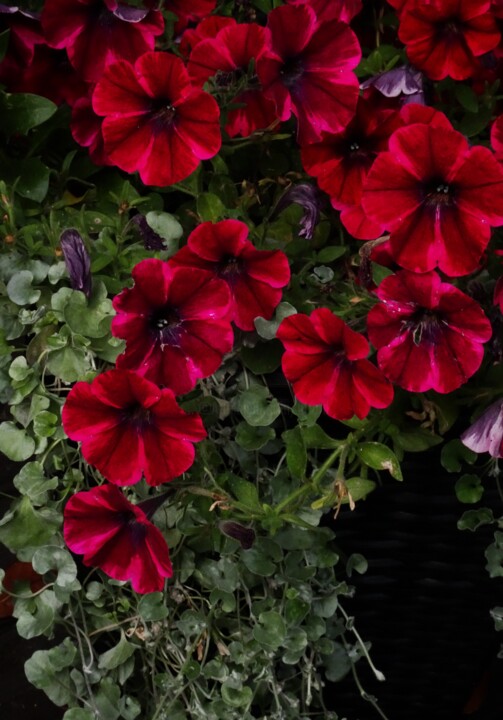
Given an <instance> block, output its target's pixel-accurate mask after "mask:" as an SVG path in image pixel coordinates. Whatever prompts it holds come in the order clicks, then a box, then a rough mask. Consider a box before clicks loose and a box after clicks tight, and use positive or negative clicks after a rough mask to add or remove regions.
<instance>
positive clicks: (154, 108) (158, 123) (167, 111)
mask: <svg viewBox="0 0 503 720" xmlns="http://www.w3.org/2000/svg"><path fill="white" fill-rule="evenodd" d="M175 117H176V108H174V107H173V105H171V101H170V100H168V99H166V98H158V99H156V100H152V102H151V114H150V123H151V126H152V129H153V130H154V132H162V131H163V130H166V128H168V127H170V126H171V125H172V124H173V123H174V121H175Z"/></svg>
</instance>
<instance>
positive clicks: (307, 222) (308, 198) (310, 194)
mask: <svg viewBox="0 0 503 720" xmlns="http://www.w3.org/2000/svg"><path fill="white" fill-rule="evenodd" d="M292 203H296V204H297V205H300V206H301V207H302V208H303V210H304V214H303V215H302V217H301V219H300V222H299V225H300V228H301V229H300V230H299V237H304V238H306V240H312V239H313V235H314V231H315V228H316V225H317V224H318V223H319V222H320V210H321V208H322V207H323V204H324V201H323V197H322V195H321V193H320V192H319V190H318V188H317V187H316V186H315V185H310V184H309V183H299V184H298V185H290V187H289V188H288V189H287V190H285V192H284V193H283V194H282V195H281V197H280V199H279V200H278V202H277V204H276V205H275V207H274V210H273V212H272V215H271V220H272V219H273V218H275V217H276V216H277V215H278V214H279V213H280V212H283V210H286V208H287V207H289V206H290V205H291V204H292Z"/></svg>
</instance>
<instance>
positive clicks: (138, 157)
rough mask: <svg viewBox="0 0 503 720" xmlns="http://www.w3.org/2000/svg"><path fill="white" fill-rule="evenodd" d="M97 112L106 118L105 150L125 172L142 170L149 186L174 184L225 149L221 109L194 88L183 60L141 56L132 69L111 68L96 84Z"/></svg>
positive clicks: (122, 64) (124, 65) (157, 54)
mask: <svg viewBox="0 0 503 720" xmlns="http://www.w3.org/2000/svg"><path fill="white" fill-rule="evenodd" d="M93 108H94V111H95V112H96V113H97V114H98V115H103V116H105V119H104V121H103V126H102V132H103V139H104V142H105V152H106V154H107V155H108V157H109V159H110V160H111V162H113V163H114V164H115V165H117V166H118V167H120V168H121V170H125V171H126V172H134V171H136V170H138V172H139V173H140V177H141V179H142V180H143V182H144V183H145V184H146V185H162V186H165V185H171V184H173V183H175V182H178V181H179V180H183V179H184V178H186V177H187V176H188V175H190V174H191V173H192V172H193V171H194V170H195V169H196V168H197V166H198V165H199V163H200V161H201V160H207V159H208V158H211V157H213V156H214V155H216V154H217V152H218V151H219V150H220V145H221V143H222V138H221V135H220V124H219V117H220V110H219V108H218V105H217V103H216V101H215V100H214V98H212V97H211V95H209V94H208V93H206V92H202V91H201V90H199V89H196V88H194V87H193V86H192V84H191V82H190V78H189V75H188V73H187V70H186V69H185V66H184V64H183V62H182V60H180V58H177V57H175V56H174V55H170V54H169V53H164V52H151V53H146V54H145V55H142V57H141V58H139V59H138V60H137V61H136V63H135V64H134V66H133V65H130V64H129V63H128V62H125V61H122V62H118V63H114V64H113V65H110V66H109V67H108V68H107V70H106V71H105V73H104V74H103V78H102V79H101V80H100V82H99V83H97V85H96V88H95V90H94V94H93Z"/></svg>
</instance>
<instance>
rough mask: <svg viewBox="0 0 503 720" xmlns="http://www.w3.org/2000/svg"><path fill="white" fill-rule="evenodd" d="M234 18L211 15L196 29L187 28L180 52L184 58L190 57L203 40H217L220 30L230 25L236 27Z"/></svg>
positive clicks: (182, 38) (181, 40)
mask: <svg viewBox="0 0 503 720" xmlns="http://www.w3.org/2000/svg"><path fill="white" fill-rule="evenodd" d="M236 24H237V22H236V20H234V18H231V17H225V16H223V15H210V16H209V17H206V18H204V20H201V22H200V23H198V24H197V25H196V27H194V28H187V30H185V31H184V33H183V35H182V37H181V38H180V45H179V50H180V52H181V54H182V55H183V56H184V57H188V56H189V55H190V53H191V51H192V50H193V49H194V48H195V47H196V45H198V44H199V43H200V42H202V41H203V40H209V39H210V38H215V37H216V36H217V35H218V33H219V32H220V30H223V29H224V27H227V26H228V25H236Z"/></svg>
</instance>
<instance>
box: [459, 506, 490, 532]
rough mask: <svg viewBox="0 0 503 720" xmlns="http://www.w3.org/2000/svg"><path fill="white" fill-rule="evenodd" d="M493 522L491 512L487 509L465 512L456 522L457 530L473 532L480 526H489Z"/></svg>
mask: <svg viewBox="0 0 503 720" xmlns="http://www.w3.org/2000/svg"><path fill="white" fill-rule="evenodd" d="M493 522H494V515H493V511H492V510H490V509H489V508H477V509H476V510H466V511H465V512H464V513H463V514H462V516H461V517H460V519H459V520H458V530H471V531H472V532H474V531H475V530H477V528H479V527H481V526H482V525H491V524H492V523H493Z"/></svg>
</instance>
